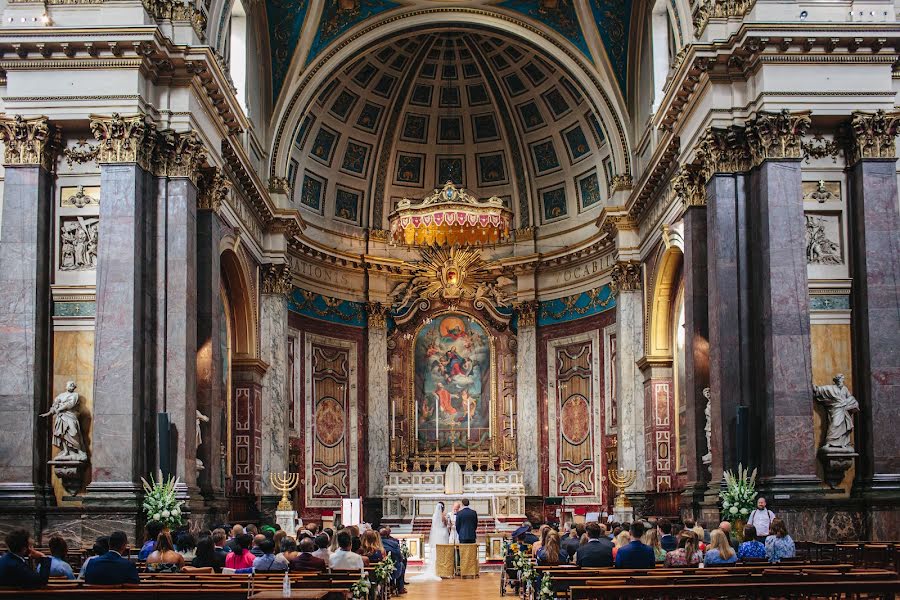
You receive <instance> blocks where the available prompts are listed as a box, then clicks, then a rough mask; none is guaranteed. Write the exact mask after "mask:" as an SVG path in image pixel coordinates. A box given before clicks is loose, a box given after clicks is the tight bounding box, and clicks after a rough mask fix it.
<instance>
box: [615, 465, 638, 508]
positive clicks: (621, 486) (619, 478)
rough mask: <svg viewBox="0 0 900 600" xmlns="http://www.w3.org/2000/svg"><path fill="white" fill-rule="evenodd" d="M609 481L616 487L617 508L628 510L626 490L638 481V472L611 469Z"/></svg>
mask: <svg viewBox="0 0 900 600" xmlns="http://www.w3.org/2000/svg"><path fill="white" fill-rule="evenodd" d="M608 476H609V480H610V481H611V482H612V484H613V485H614V486H616V508H627V507H628V499H627V498H626V497H625V490H626V489H628V487H629V486H631V484H633V483H634V481H635V480H636V479H637V471H635V470H634V469H610V470H609V475H608Z"/></svg>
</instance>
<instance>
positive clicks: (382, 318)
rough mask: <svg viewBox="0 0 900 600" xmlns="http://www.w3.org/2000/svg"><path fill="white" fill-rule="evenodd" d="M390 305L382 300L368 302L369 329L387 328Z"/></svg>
mask: <svg viewBox="0 0 900 600" xmlns="http://www.w3.org/2000/svg"><path fill="white" fill-rule="evenodd" d="M387 313H388V307H387V306H386V305H384V304H382V303H381V302H367V303H366V314H367V315H368V316H369V319H368V323H369V329H386V328H387Z"/></svg>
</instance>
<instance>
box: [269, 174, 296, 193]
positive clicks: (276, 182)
mask: <svg viewBox="0 0 900 600" xmlns="http://www.w3.org/2000/svg"><path fill="white" fill-rule="evenodd" d="M269 193H271V194H284V195H285V196H290V195H291V182H290V181H288V178H287V177H272V178H271V179H269Z"/></svg>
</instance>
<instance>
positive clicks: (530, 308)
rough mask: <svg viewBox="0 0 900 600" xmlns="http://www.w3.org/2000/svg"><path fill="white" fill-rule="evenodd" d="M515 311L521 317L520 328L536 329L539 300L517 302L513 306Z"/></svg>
mask: <svg viewBox="0 0 900 600" xmlns="http://www.w3.org/2000/svg"><path fill="white" fill-rule="evenodd" d="M513 310H515V311H516V314H518V315H519V320H518V324H519V327H534V326H535V325H536V324H537V311H538V302H537V300H525V301H523V302H516V303H515V304H514V305H513Z"/></svg>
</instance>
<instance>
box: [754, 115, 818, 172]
mask: <svg viewBox="0 0 900 600" xmlns="http://www.w3.org/2000/svg"><path fill="white" fill-rule="evenodd" d="M811 124H812V121H811V119H810V117H809V111H804V112H796V113H792V112H790V111H789V110H787V109H785V110H783V111H781V112H778V113H771V112H760V113H757V114H756V116H755V117H753V118H752V119H750V120H749V121H747V124H746V127H745V131H746V133H747V144H748V145H749V147H750V156H751V158H752V162H753V165H759V164H761V163H762V162H763V161H765V160H786V159H801V158H803V148H802V138H803V136H804V135H805V134H806V131H807V130H808V129H809V127H810V125H811Z"/></svg>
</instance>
